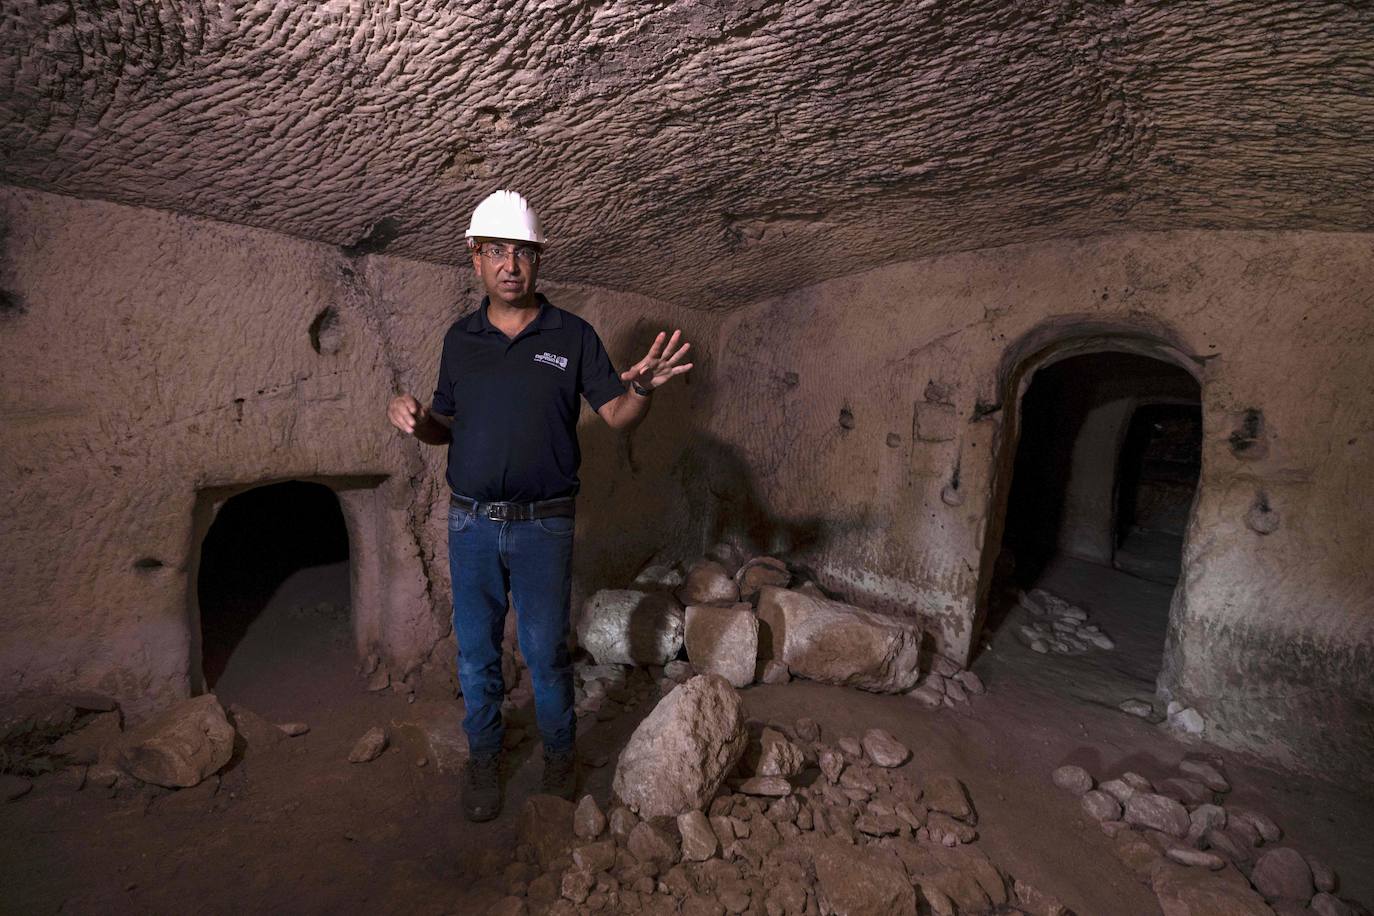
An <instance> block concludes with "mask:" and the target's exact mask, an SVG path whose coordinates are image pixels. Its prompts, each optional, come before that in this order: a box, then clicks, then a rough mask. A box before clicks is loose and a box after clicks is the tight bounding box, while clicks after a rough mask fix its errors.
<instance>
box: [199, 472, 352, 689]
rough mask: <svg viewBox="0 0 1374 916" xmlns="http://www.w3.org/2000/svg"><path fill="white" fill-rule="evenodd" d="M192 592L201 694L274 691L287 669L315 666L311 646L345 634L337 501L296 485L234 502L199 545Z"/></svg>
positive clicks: (343, 533)
mask: <svg viewBox="0 0 1374 916" xmlns="http://www.w3.org/2000/svg"><path fill="white" fill-rule="evenodd" d="M197 593H198V598H199V603H200V621H201V634H202V639H203V660H204V671H205V685H206V687H207V689H211V690H215V691H216V692H217V693H220V694H224V693H225V691H226V690H229V691H231V692H232V691H234V690H238V689H240V688H249V687H250V685H256V686H258V687H267V686H268V685H269V684H270V683H271V682H277V683H278V686H280V679H282V678H287V677H290V674H289V672H288V670H286V669H290V668H292V667H293V666H294V667H301V666H303V665H305V664H306V663H308V662H309V661H311V660H312V654H311V652H310V649H311V646H310V642H311V641H313V640H319V639H325V640H327V641H329V642H330V643H333V642H337V641H338V638H339V636H340V635H341V634H342V636H343V637H344V638H345V639H346V636H347V629H348V603H349V600H348V599H349V596H348V532H347V529H346V527H345V525H344V518H343V513H342V511H341V510H340V508H339V500H338V497H337V496H335V495H334V492H333V491H332V490H330V489H329V488H328V487H326V486H324V485H322V484H318V483H305V482H302V481H296V480H293V481H287V482H284V483H276V484H269V485H266V486H261V487H256V488H254V489H252V490H248V491H246V492H244V493H240V494H238V495H236V496H233V497H231V498H230V499H229V500H228V501H227V502H226V503H225V504H224V506H223V507H222V508H221V509H220V511H219V514H218V515H217V516H216V517H215V521H214V523H213V524H212V525H211V526H210V531H209V532H208V533H207V534H206V536H205V541H204V543H203V544H202V546H201V563H200V577H199V580H198V582H197ZM237 699H245V698H241V697H240V698H237Z"/></svg>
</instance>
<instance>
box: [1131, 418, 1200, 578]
mask: <svg viewBox="0 0 1374 916" xmlns="http://www.w3.org/2000/svg"><path fill="white" fill-rule="evenodd" d="M1201 470H1202V408H1201V407H1200V406H1199V405H1196V404H1146V405H1143V406H1141V407H1138V408H1136V410H1135V413H1134V414H1133V415H1132V416H1131V424H1130V427H1129V428H1128V429H1127V431H1126V439H1125V441H1124V442H1123V443H1122V446H1121V459H1120V462H1119V463H1118V468H1117V510H1116V532H1115V537H1116V553H1115V556H1114V557H1113V561H1114V564H1115V565H1116V567H1117V569H1122V570H1125V571H1127V572H1130V573H1133V574H1134V575H1137V576H1140V577H1142V578H1146V579H1154V580H1156V581H1158V582H1163V583H1166V584H1170V585H1172V584H1174V583H1176V582H1177V581H1178V576H1179V571H1180V560H1181V558H1182V553H1183V534H1184V531H1185V529H1186V528H1187V527H1188V515H1189V512H1190V511H1191V509H1192V506H1193V494H1194V493H1196V492H1197V481H1198V474H1199V473H1200V472H1201Z"/></svg>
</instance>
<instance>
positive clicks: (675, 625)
mask: <svg viewBox="0 0 1374 916" xmlns="http://www.w3.org/2000/svg"><path fill="white" fill-rule="evenodd" d="M683 629H684V615H683V611H682V608H681V607H680V606H679V605H678V604H677V603H676V602H675V601H673V599H672V598H671V597H670V596H668V595H664V594H662V593H660V592H641V591H636V590H634V589H603V590H601V591H599V592H597V593H596V594H594V595H592V596H591V597H590V598H589V599H587V602H586V604H584V605H583V607H582V616H581V617H580V618H578V623H577V641H578V643H579V644H580V645H581V646H582V648H584V649H586V650H587V651H588V652H590V653H591V655H592V657H593V658H595V659H596V661H597V664H599V665H610V664H621V665H662V664H664V663H666V662H668V661H670V660H672V658H673V657H674V656H676V655H677V653H678V651H679V650H681V648H682V640H683Z"/></svg>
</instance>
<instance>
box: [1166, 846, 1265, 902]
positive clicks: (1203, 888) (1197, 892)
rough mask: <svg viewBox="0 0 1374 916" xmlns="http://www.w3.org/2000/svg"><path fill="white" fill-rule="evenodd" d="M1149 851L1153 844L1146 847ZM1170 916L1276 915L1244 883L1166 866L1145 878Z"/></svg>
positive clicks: (1174, 865)
mask: <svg viewBox="0 0 1374 916" xmlns="http://www.w3.org/2000/svg"><path fill="white" fill-rule="evenodd" d="M1145 845H1146V847H1147V848H1148V847H1149V844H1148V843H1147V844H1145ZM1143 877H1145V878H1146V879H1147V880H1149V882H1150V885H1151V887H1152V888H1153V890H1154V892H1155V896H1156V898H1158V900H1159V907H1160V909H1161V910H1163V912H1164V913H1165V914H1166V916H1268V914H1271V913H1272V911H1271V910H1270V909H1269V908H1268V907H1267V906H1265V905H1264V900H1263V899H1262V898H1261V897H1260V896H1259V895H1258V894H1256V893H1255V892H1254V891H1252V890H1251V889H1250V887H1249V885H1247V884H1246V883H1245V882H1244V881H1242V880H1235V881H1231V880H1222V879H1221V878H1220V877H1219V876H1218V875H1214V874H1213V873H1212V872H1211V871H1204V870H1202V869H1195V868H1185V867H1184V866H1181V865H1176V864H1174V863H1172V862H1162V863H1160V864H1159V865H1158V867H1154V868H1152V869H1151V871H1150V872H1149V873H1147V874H1145V875H1144V876H1143Z"/></svg>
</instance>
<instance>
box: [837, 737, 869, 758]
mask: <svg viewBox="0 0 1374 916" xmlns="http://www.w3.org/2000/svg"><path fill="white" fill-rule="evenodd" d="M835 743H836V744H837V745H839V748H840V750H841V751H842V752H844V755H845V756H846V757H848V758H850V759H851V760H858V759H860V758H861V757H863V755H864V749H863V745H862V744H860V743H859V739H858V738H853V737H850V736H849V735H845V736H844V737H843V738H841V739H840V740H839V741H836V742H835Z"/></svg>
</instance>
